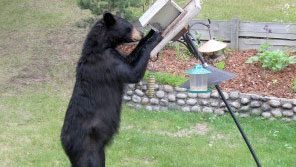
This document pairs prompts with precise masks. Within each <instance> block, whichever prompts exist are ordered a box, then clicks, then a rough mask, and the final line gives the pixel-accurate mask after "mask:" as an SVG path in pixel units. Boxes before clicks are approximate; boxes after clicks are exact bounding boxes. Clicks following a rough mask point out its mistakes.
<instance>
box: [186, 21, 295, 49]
mask: <svg viewBox="0 0 296 167" xmlns="http://www.w3.org/2000/svg"><path fill="white" fill-rule="evenodd" d="M196 22H202V23H208V21H207V20H194V21H192V22H191V23H190V25H192V28H191V32H192V33H193V34H195V35H198V36H199V38H200V39H201V41H207V40H209V38H210V37H209V31H208V28H207V27H206V26H204V25H201V24H195V23H196ZM211 34H212V37H213V38H215V39H218V40H222V41H224V42H227V43H229V46H230V47H231V48H233V49H237V50H246V49H258V48H259V46H260V45H261V44H262V43H264V42H268V43H269V44H270V45H271V46H272V49H284V50H289V51H296V24H280V23H269V22H266V23H264V22H246V21H240V20H239V19H233V20H231V21H211Z"/></svg>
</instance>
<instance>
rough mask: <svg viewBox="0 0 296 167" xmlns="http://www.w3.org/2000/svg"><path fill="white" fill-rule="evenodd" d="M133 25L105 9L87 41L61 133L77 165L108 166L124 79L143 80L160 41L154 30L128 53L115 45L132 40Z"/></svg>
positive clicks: (118, 121) (128, 81) (73, 164)
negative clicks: (109, 147) (106, 147)
mask: <svg viewBox="0 0 296 167" xmlns="http://www.w3.org/2000/svg"><path fill="white" fill-rule="evenodd" d="M132 29H133V26H132V25H131V24H130V23H129V22H127V21H126V20H124V19H122V18H120V17H117V16H113V15H112V14H110V13H106V14H104V17H103V19H102V20H99V21H98V22H97V23H96V24H95V25H94V26H93V27H92V29H91V30H90V32H89V34H88V36H87V38H86V40H85V43H84V47H83V50H82V56H81V58H80V60H79V62H78V64H77V68H76V83H75V86H74V90H73V94H72V97H71V100H70V103H69V106H68V109H67V112H66V116H65V120H64V125H63V128H62V134H61V140H62V145H63V148H64V150H65V152H66V154H67V156H68V157H69V159H70V161H71V164H72V166H74V167H104V166H105V152H104V149H105V146H106V145H107V144H108V143H109V142H110V141H111V140H112V137H113V135H114V134H115V133H116V132H117V130H118V127H119V123H120V111H121V103H122V95H123V89H124V84H125V83H136V82H139V81H140V80H141V78H142V77H143V75H144V72H145V70H146V67H147V64H148V60H149V57H150V52H151V51H152V49H153V48H154V47H155V46H156V45H157V44H158V42H159V41H160V40H161V36H160V35H159V34H158V33H156V32H154V31H150V33H149V34H148V35H147V36H146V37H145V38H143V39H142V40H141V41H140V42H139V44H138V45H137V47H136V48H135V50H134V51H133V52H132V53H131V55H129V56H127V57H125V56H123V55H121V54H120V53H119V52H118V51H117V50H116V49H115V48H116V46H118V45H119V44H121V43H125V42H131V41H132V39H131V32H132Z"/></svg>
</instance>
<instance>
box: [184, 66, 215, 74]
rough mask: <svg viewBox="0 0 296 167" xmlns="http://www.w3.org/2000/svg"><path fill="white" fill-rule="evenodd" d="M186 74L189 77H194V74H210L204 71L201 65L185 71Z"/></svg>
mask: <svg viewBox="0 0 296 167" xmlns="http://www.w3.org/2000/svg"><path fill="white" fill-rule="evenodd" d="M186 73H187V74H189V75H194V74H210V73H212V72H211V71H209V70H207V69H205V68H204V67H203V66H202V65H200V64H198V65H196V66H195V67H193V68H192V69H190V70H187V71H186Z"/></svg>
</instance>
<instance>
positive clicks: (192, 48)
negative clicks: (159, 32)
mask: <svg viewBox="0 0 296 167" xmlns="http://www.w3.org/2000/svg"><path fill="white" fill-rule="evenodd" d="M183 39H184V41H185V42H186V44H187V45H186V46H187V48H188V49H189V51H190V52H191V53H193V55H194V56H195V58H197V59H198V60H200V61H201V63H202V65H203V66H204V67H207V66H208V65H207V63H206V62H205V60H204V58H203V56H202V54H201V53H200V52H199V51H198V50H197V48H196V45H195V44H194V43H195V41H194V40H195V39H192V35H191V34H190V33H189V32H187V33H186V34H185V35H184V36H183ZM215 87H216V89H217V91H218V93H219V95H220V97H221V99H222V100H223V102H224V104H225V105H226V107H227V109H228V111H229V113H230V115H231V117H232V118H233V120H234V122H235V125H236V126H237V128H238V129H239V131H240V133H241V135H242V137H243V139H244V141H245V143H246V144H247V146H248V149H249V151H250V152H251V154H252V156H253V159H254V160H255V162H256V164H257V166H258V167H261V164H260V162H259V159H258V158H257V155H256V153H255V151H254V149H253V148H252V145H251V144H250V142H249V140H248V138H247V135H246V134H245V132H244V131H243V129H242V127H241V125H240V123H239V122H238V120H237V118H236V116H235V115H234V113H233V111H232V109H231V107H230V106H229V104H228V102H227V100H226V98H225V96H224V94H223V93H222V91H221V88H220V86H219V85H218V84H216V85H215Z"/></svg>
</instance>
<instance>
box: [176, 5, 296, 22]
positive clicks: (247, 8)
mask: <svg viewBox="0 0 296 167" xmlns="http://www.w3.org/2000/svg"><path fill="white" fill-rule="evenodd" d="M176 1H177V2H181V3H183V4H184V2H187V1H186V0H176ZM201 2H202V11H201V12H200V14H199V16H198V18H210V19H213V20H215V19H217V20H230V19H232V18H235V17H238V18H240V19H241V20H247V21H261V22H270V21H271V22H290V23H295V22H296V1H294V0H201Z"/></svg>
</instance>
